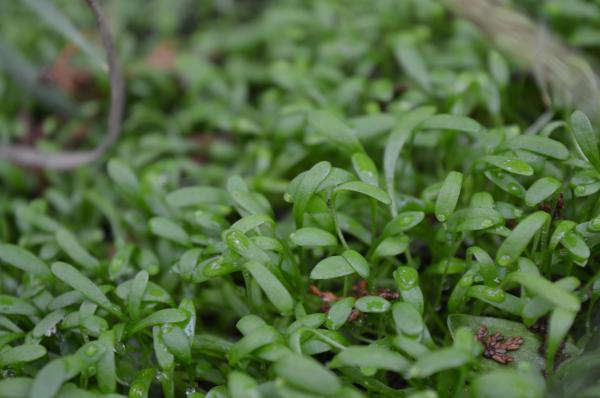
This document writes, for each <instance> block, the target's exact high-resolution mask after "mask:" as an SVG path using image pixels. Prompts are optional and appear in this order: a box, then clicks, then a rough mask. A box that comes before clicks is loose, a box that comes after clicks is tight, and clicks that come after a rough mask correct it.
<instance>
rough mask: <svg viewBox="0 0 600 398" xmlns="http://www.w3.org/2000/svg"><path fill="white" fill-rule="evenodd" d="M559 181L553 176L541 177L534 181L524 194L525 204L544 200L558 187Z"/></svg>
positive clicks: (528, 204) (534, 203)
mask: <svg viewBox="0 0 600 398" xmlns="http://www.w3.org/2000/svg"><path fill="white" fill-rule="evenodd" d="M560 186H561V183H560V181H558V180H557V179H556V178H553V177H543V178H540V179H539V180H537V181H536V182H534V183H533V184H532V185H531V186H530V187H529V189H528V190H527V193H526V194H525V204H526V205H527V206H535V205H537V204H538V203H541V202H542V201H544V200H546V198H548V197H550V196H551V195H552V194H554V192H556V191H557V190H558V188H560Z"/></svg>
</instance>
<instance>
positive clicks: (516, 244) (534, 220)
mask: <svg viewBox="0 0 600 398" xmlns="http://www.w3.org/2000/svg"><path fill="white" fill-rule="evenodd" d="M548 222H550V215H549V214H548V213H545V212H543V211H537V212H535V213H533V214H530V215H529V216H527V217H526V218H524V219H523V220H522V221H521V222H520V223H519V225H517V226H516V227H515V229H513V230H512V232H511V233H510V235H509V236H508V237H507V238H506V239H505V240H504V242H502V245H500V248H498V252H497V253H496V262H497V263H498V265H500V266H503V267H506V266H508V265H510V264H512V263H513V262H515V261H516V260H517V259H518V258H519V257H520V256H521V253H523V251H524V250H525V248H526V247H527V245H528V244H529V242H530V241H531V239H532V238H533V236H534V235H535V234H536V233H537V232H538V231H539V230H540V229H541V228H542V226H543V225H544V224H546V223H548Z"/></svg>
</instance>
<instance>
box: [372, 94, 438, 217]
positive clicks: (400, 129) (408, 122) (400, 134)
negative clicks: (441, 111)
mask: <svg viewBox="0 0 600 398" xmlns="http://www.w3.org/2000/svg"><path fill="white" fill-rule="evenodd" d="M434 113H435V108H433V107H429V106H424V107H421V108H417V109H415V110H413V111H412V112H410V113H409V114H408V115H405V116H404V117H403V118H402V120H401V121H400V122H399V123H398V125H397V126H396V128H395V129H394V130H393V131H392V132H391V133H390V135H389V136H388V139H387V142H386V144H385V151H384V154H383V170H384V175H385V185H386V188H387V193H388V195H389V197H390V199H391V201H392V203H391V212H392V216H394V217H395V216H396V215H397V214H398V210H397V208H396V201H395V197H396V190H395V188H394V186H395V175H396V162H397V161H398V157H399V156H400V152H401V151H402V148H403V147H404V144H405V143H406V142H407V141H408V140H409V139H410V137H411V136H412V134H413V130H414V129H415V127H417V126H418V125H419V124H420V123H421V122H423V120H426V119H427V118H428V117H430V116H431V115H433V114H434Z"/></svg>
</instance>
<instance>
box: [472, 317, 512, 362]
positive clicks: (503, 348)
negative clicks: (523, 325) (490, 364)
mask: <svg viewBox="0 0 600 398" xmlns="http://www.w3.org/2000/svg"><path fill="white" fill-rule="evenodd" d="M475 338H476V339H477V341H479V342H480V343H481V344H482V345H483V348H484V349H483V356H485V357H486V358H490V359H493V360H494V361H496V362H498V363H501V364H507V363H510V362H513V360H514V359H513V357H512V356H510V354H509V353H508V352H509V351H516V350H518V349H519V348H520V347H521V345H523V342H524V340H523V337H519V336H516V337H505V336H503V335H502V334H501V333H500V332H494V333H492V334H489V332H488V329H487V327H486V326H485V325H482V326H481V328H479V330H478V331H477V334H476V335H475Z"/></svg>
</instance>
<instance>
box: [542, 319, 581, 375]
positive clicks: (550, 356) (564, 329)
mask: <svg viewBox="0 0 600 398" xmlns="http://www.w3.org/2000/svg"><path fill="white" fill-rule="evenodd" d="M576 316H577V311H570V310H566V309H564V308H561V307H557V308H556V309H554V311H552V315H550V319H549V321H548V340H547V343H546V345H547V348H546V370H547V371H548V372H549V373H552V371H553V370H554V357H555V355H556V353H557V352H558V350H559V348H560V345H561V343H562V341H563V340H564V338H565V336H566V335H567V333H568V332H569V329H570V328H571V326H572V325H573V322H574V321H575V317H576Z"/></svg>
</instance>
